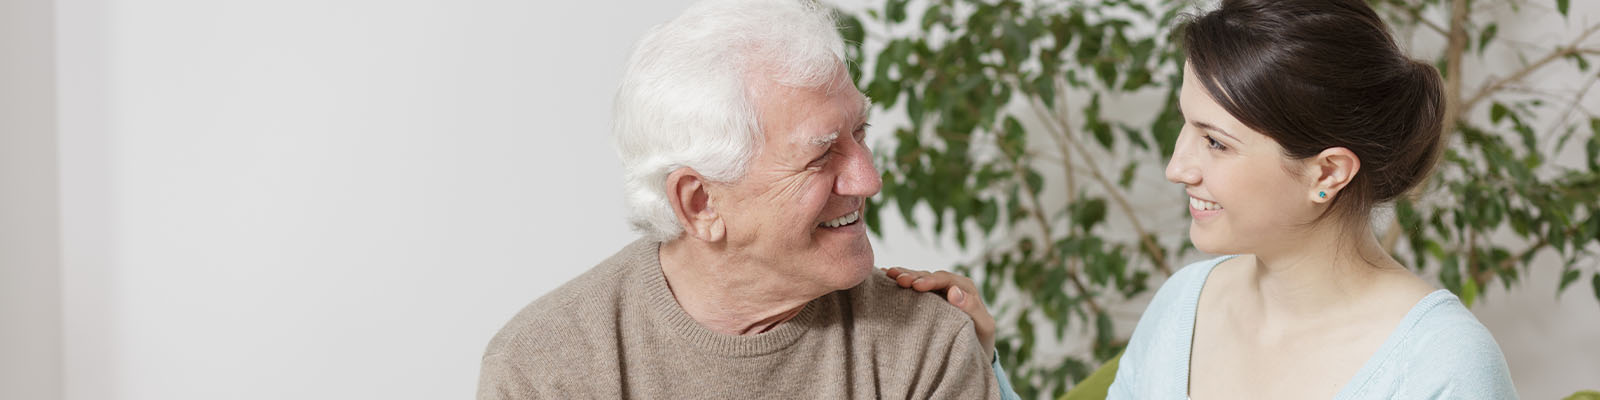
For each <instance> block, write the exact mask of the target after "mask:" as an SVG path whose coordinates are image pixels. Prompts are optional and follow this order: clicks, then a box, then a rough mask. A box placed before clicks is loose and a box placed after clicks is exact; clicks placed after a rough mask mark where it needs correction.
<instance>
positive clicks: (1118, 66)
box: [841, 0, 1600, 398]
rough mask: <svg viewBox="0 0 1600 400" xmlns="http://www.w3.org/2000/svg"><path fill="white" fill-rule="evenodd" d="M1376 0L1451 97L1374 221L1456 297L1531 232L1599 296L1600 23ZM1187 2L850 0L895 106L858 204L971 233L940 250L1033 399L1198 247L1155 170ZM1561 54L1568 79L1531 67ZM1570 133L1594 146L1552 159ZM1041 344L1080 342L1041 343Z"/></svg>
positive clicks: (1084, 362) (914, 222)
mask: <svg viewBox="0 0 1600 400" xmlns="http://www.w3.org/2000/svg"><path fill="white" fill-rule="evenodd" d="M1372 4H1373V5H1374V6H1375V7H1376V8H1378V9H1379V10H1380V12H1382V13H1384V14H1385V17H1386V20H1387V21H1389V22H1390V23H1391V24H1392V25H1393V26H1394V27H1395V29H1396V30H1397V36H1399V37H1402V38H1406V39H1413V38H1415V39H1416V40H1419V41H1426V40H1429V39H1428V38H1429V36H1430V35H1432V39H1433V40H1435V41H1440V39H1442V41H1443V42H1445V43H1446V44H1445V46H1444V48H1443V49H1441V50H1439V51H1437V52H1429V53H1426V54H1423V53H1415V54H1413V56H1415V57H1418V58H1422V59H1431V60H1436V62H1437V65H1438V67H1439V68H1440V70H1441V71H1442V72H1443V73H1444V74H1445V77H1446V86H1447V89H1446V91H1447V98H1448V102H1449V109H1448V110H1447V123H1448V126H1447V128H1446V132H1447V133H1446V141H1447V150H1446V154H1445V156H1444V159H1443V161H1442V162H1441V164H1440V166H1439V168H1438V169H1437V170H1436V172H1435V175H1434V176H1432V177H1431V178H1430V179H1429V181H1428V182H1427V183H1426V184H1424V185H1423V186H1422V188H1421V189H1420V192H1421V193H1420V194H1421V195H1420V196H1417V197H1416V198H1415V199H1411V200H1404V201H1400V202H1398V203H1397V204H1396V205H1395V207H1394V212H1393V213H1392V217H1389V218H1390V220H1389V221H1388V222H1380V223H1376V224H1375V226H1376V227H1377V229H1381V231H1380V232H1378V234H1379V235H1381V236H1380V237H1381V238H1382V239H1383V241H1384V244H1385V245H1386V246H1388V247H1389V248H1390V249H1391V250H1395V251H1394V253H1395V254H1396V255H1397V257H1400V258H1401V259H1402V260H1407V261H1409V263H1410V265H1411V266H1412V267H1413V268H1416V269H1418V270H1419V272H1424V273H1429V274H1431V275H1436V276H1437V277H1438V279H1439V282H1440V284H1441V285H1443V286H1444V287H1446V288H1449V289H1450V290H1452V291H1453V292H1455V293H1457V294H1458V295H1460V296H1461V297H1462V299H1463V300H1465V301H1466V302H1467V303H1468V304H1469V305H1470V304H1471V303H1472V302H1474V301H1476V300H1477V299H1479V298H1481V297H1482V296H1483V293H1484V288H1486V287H1488V285H1491V284H1494V283H1495V282H1499V283H1500V284H1502V285H1504V286H1505V287H1506V288H1508V289H1513V286H1512V284H1514V283H1516V282H1517V281H1518V280H1519V279H1520V277H1521V276H1522V275H1524V274H1526V273H1527V271H1528V268H1530V260H1531V259H1532V258H1533V257H1534V256H1535V255H1537V254H1541V253H1553V254H1556V255H1558V256H1559V258H1560V260H1561V261H1560V263H1559V264H1560V265H1559V267H1560V268H1561V274H1562V278H1561V283H1560V285H1559V286H1558V287H1555V288H1548V289H1550V290H1553V291H1554V292H1555V293H1560V292H1561V291H1563V290H1565V289H1566V288H1568V287H1569V286H1570V285H1571V284H1572V283H1574V282H1577V281H1579V280H1580V279H1583V278H1584V277H1588V280H1589V281H1590V282H1591V283H1592V285H1593V287H1594V290H1595V296H1596V298H1600V274H1596V272H1595V269H1596V268H1595V265H1596V262H1595V260H1596V258H1595V255H1596V254H1597V251H1600V250H1597V249H1596V248H1597V247H1600V246H1597V244H1600V239H1597V235H1600V213H1597V212H1596V211H1597V194H1600V166H1597V165H1596V164H1597V162H1596V159H1597V154H1600V139H1597V136H1596V135H1595V132H1596V131H1600V116H1597V115H1595V114H1593V112H1592V111H1591V110H1587V109H1585V108H1583V107H1582V105H1581V104H1580V101H1581V99H1582V98H1583V96H1584V94H1585V93H1587V91H1588V90H1589V89H1590V88H1592V87H1593V86H1595V83H1596V80H1597V79H1600V74H1596V71H1594V70H1592V69H1591V68H1590V64H1589V57H1590V56H1593V55H1595V54H1597V53H1600V43H1591V41H1590V40H1589V39H1590V34H1591V33H1593V32H1594V31H1596V30H1600V24H1597V25H1594V26H1589V27H1587V28H1586V29H1583V30H1582V31H1581V33H1579V34H1577V35H1575V36H1573V37H1570V38H1568V39H1569V40H1568V41H1566V42H1563V43H1560V44H1558V45H1556V46H1554V47H1551V46H1537V45H1531V44H1527V43H1524V42H1522V41H1521V40H1520V39H1517V38H1515V37H1514V36H1515V35H1513V34H1512V33H1513V32H1509V31H1510V29H1508V31H1507V32H1502V31H1500V22H1499V21H1498V20H1496V19H1495V18H1513V17H1517V16H1528V15H1538V14H1540V13H1546V14H1548V13H1559V14H1560V15H1561V16H1562V17H1563V18H1564V17H1565V14H1566V12H1567V7H1568V6H1569V4H1568V3H1567V2H1566V1H1556V2H1555V4H1554V5H1553V6H1554V7H1551V5H1549V4H1548V3H1545V2H1540V3H1539V4H1533V3H1532V2H1530V1H1528V0H1513V1H1508V2H1476V3H1474V2H1470V1H1466V0H1417V1H1410V0H1379V1H1373V2H1372ZM1192 7H1193V4H1190V3H1189V2H1183V1H1180V2H1153V1H1134V0H1066V1H1019V0H989V1H982V0H928V1H924V2H916V3H913V2H910V1H907V0H886V1H885V2H884V3H883V4H882V7H876V8H872V9H869V10H866V11H864V12H863V13H861V14H860V15H849V14H845V15H841V25H842V27H841V32H842V33H843V34H844V36H845V38H846V40H847V41H848V42H851V43H852V46H851V47H850V48H849V49H847V51H849V52H850V53H851V54H850V56H851V59H854V60H863V61H862V62H861V63H860V64H859V65H853V66H852V67H853V68H855V71H853V72H854V76H856V77H858V85H859V86H860V87H861V88H862V90H863V91H864V92H865V93H866V94H867V95H868V96H870V97H871V98H872V99H873V100H874V101H875V102H876V103H875V104H876V107H878V108H880V109H881V110H880V111H881V112H889V113H898V114H902V115H904V116H905V117H906V121H907V122H906V123H905V124H901V125H900V126H892V127H888V128H889V129H892V130H893V132H894V142H893V143H890V144H887V145H880V146H879V147H878V149H877V150H878V152H879V154H878V166H879V168H880V169H881V170H882V173H883V182H884V188H883V193H882V194H881V195H880V196H879V197H878V198H875V199H872V200H871V201H872V203H873V204H872V205H871V206H870V207H869V210H871V211H869V213H868V214H867V216H866V218H867V222H868V224H869V226H871V227H873V229H875V231H874V232H877V231H876V229H877V227H878V226H879V224H878V222H879V221H880V218H881V215H879V214H878V210H882V209H883V208H882V207H878V206H880V205H890V204H892V205H894V206H895V209H897V210H898V211H899V216H900V218H901V219H902V220H904V221H905V223H906V224H908V225H909V226H912V227H916V228H920V229H925V230H927V231H931V233H933V234H934V235H936V236H940V235H949V236H948V237H953V239H954V240H955V241H956V243H957V244H958V246H961V247H962V248H964V249H969V250H974V253H979V254H981V255H980V256H978V257H977V258H975V259H972V260H961V261H960V262H958V263H956V264H955V265H953V266H952V267H953V268H954V269H955V270H957V271H958V272H963V273H966V274H968V275H971V276H973V277H974V279H975V280H976V281H978V283H979V284H980V285H981V286H982V289H983V294H984V297H985V298H984V300H985V301H986V302H988V304H990V305H991V309H992V310H994V311H995V314H996V317H997V321H999V323H1000V324H1001V326H1000V329H999V331H1000V338H999V339H998V340H997V348H998V352H999V354H1000V359H1001V363H1002V364H1004V366H1005V367H1006V368H1007V369H1008V371H1009V372H1011V377H1012V384H1013V386H1014V387H1015V388H1016V389H1017V391H1018V392H1019V393H1020V394H1022V395H1023V397H1025V398H1038V397H1044V396H1049V397H1058V396H1060V395H1061V394H1062V393H1064V392H1065V390H1066V389H1067V388H1069V387H1070V386H1071V384H1072V383H1073V382H1077V381H1078V380H1081V379H1082V378H1084V377H1085V376H1087V375H1088V374H1089V373H1090V372H1092V370H1093V369H1094V365H1098V364H1099V363H1101V362H1103V361H1104V360H1106V359H1108V358H1110V357H1113V356H1115V355H1116V354H1117V353H1119V352H1120V351H1121V349H1122V348H1123V347H1124V345H1125V343H1126V340H1127V338H1126V337H1125V336H1122V335H1119V333H1118V332H1119V330H1118V329H1117V327H1116V321H1117V318H1114V317H1115V315H1114V311H1115V310H1114V309H1115V306H1116V305H1118V304H1122V303H1127V302H1128V300H1129V299H1130V298H1133V297H1135V296H1138V295H1140V294H1141V293H1145V292H1147V291H1148V290H1150V289H1151V288H1152V287H1154V286H1155V285H1158V284H1159V282H1160V281H1161V280H1164V278H1165V276H1168V275H1171V273H1172V271H1173V270H1174V269H1175V268H1177V267H1179V266H1181V265H1177V264H1176V263H1177V262H1178V261H1179V260H1180V259H1181V258H1182V257H1184V256H1185V253H1186V252H1187V251H1188V250H1191V248H1190V247H1189V245H1188V239H1187V238H1186V237H1184V235H1185V234H1186V229H1183V228H1186V226H1183V225H1181V224H1175V223H1173V221H1182V218H1185V214H1184V213H1183V211H1184V210H1183V209H1182V207H1181V204H1182V200H1183V197H1182V195H1181V193H1179V192H1178V191H1176V190H1175V189H1174V188H1173V187H1172V186H1171V185H1170V184H1168V183H1167V182H1166V181H1165V179H1164V178H1162V176H1161V175H1160V174H1159V171H1160V170H1161V168H1162V167H1163V166H1164V165H1165V162H1166V159H1167V158H1168V157H1169V156H1170V155H1171V153H1172V146H1173V142H1174V141H1175V138H1176V136H1177V134H1178V131H1179V129H1180V127H1181V124H1182V119H1181V117H1180V115H1179V114H1178V112H1177V105H1176V103H1177V89H1178V88H1179V86H1180V85H1181V68H1180V67H1181V65H1182V62H1183V60H1182V56H1181V54H1179V53H1178V52H1177V49H1176V48H1175V46H1174V42H1173V40H1172V38H1171V37H1169V35H1170V33H1171V29H1170V28H1171V27H1172V26H1173V25H1174V24H1175V22H1177V21H1178V20H1179V19H1178V16H1179V15H1180V13H1181V12H1183V11H1189V10H1192ZM1500 7H1509V8H1510V10H1509V11H1511V12H1510V13H1509V14H1508V13H1506V12H1505V11H1507V10H1502V9H1499V8H1500ZM1439 15H1444V16H1446V17H1447V18H1446V19H1445V20H1442V21H1434V20H1432V19H1430V17H1437V16H1439ZM1504 15H1510V16H1511V17H1504ZM1568 21H1570V20H1568ZM1569 23H1570V22H1569ZM1508 26H1509V25H1508ZM867 48H874V49H876V50H875V51H874V52H873V53H871V54H866V52H865V51H864V50H865V49H867ZM1488 53H1493V54H1501V57H1503V55H1504V54H1513V55H1515V56H1517V57H1519V59H1520V60H1524V61H1522V62H1520V63H1519V64H1518V65H1519V66H1520V67H1519V68H1518V69H1517V70H1515V71H1514V72H1513V73H1511V74H1508V75H1505V76H1491V77H1489V78H1487V79H1484V80H1482V81H1481V82H1480V81H1474V82H1470V83H1469V82H1464V80H1463V78H1462V76H1461V74H1456V73H1454V71H1470V70H1473V69H1478V68H1484V65H1486V64H1487V63H1489V62H1490V61H1497V60H1491V59H1489V58H1488V57H1486V55H1485V54H1488ZM1557 65H1566V66H1569V67H1571V68H1574V69H1575V70H1576V72H1574V73H1573V74H1575V75H1578V76H1580V78H1581V82H1580V84H1570V83H1565V84H1563V85H1562V86H1561V87H1557V88H1540V87H1534V86H1533V85H1531V84H1528V83H1526V82H1525V81H1526V79H1527V78H1528V77H1529V76H1532V75H1534V74H1536V73H1543V71H1548V70H1550V69H1552V68H1554V67H1555V66H1557ZM880 129H881V127H880ZM1564 151H1566V152H1574V151H1582V152H1583V153H1582V154H1581V156H1582V157H1584V158H1583V160H1587V161H1586V162H1580V163H1576V164H1580V165H1564V164H1562V163H1558V162H1553V161H1552V160H1553V159H1556V158H1558V157H1559V156H1561V155H1562V154H1563V153H1562V152H1564ZM1569 155H1570V154H1569ZM1567 164H1573V163H1567ZM1145 199H1154V200H1157V202H1153V203H1149V202H1147V203H1141V202H1140V201H1141V200H1145ZM1161 200H1167V201H1168V202H1166V203H1162V202H1160V201H1161ZM919 207H920V209H924V210H927V211H931V219H925V218H918V216H917V212H916V210H918V209H919ZM1152 207H1157V208H1152ZM1168 225H1177V226H1168ZM880 234H881V233H880ZM1491 238H1494V239H1493V240H1491ZM1541 290H1542V289H1541ZM1126 328H1127V327H1125V328H1124V329H1122V330H1120V332H1126V331H1128V330H1129V329H1126ZM1069 332H1070V333H1072V334H1071V335H1069V334H1068V333H1069ZM1047 344H1056V345H1059V346H1058V347H1068V348H1071V347H1080V348H1085V349H1086V350H1084V351H1081V352H1075V353H1073V354H1067V355H1065V356H1056V355H1042V354H1041V353H1039V351H1040V350H1039V349H1040V348H1041V347H1042V346H1046V345H1047Z"/></svg>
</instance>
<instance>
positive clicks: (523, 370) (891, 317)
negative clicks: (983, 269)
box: [478, 240, 999, 399]
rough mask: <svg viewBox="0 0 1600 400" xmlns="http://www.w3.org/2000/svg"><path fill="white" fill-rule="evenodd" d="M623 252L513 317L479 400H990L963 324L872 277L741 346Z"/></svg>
mask: <svg viewBox="0 0 1600 400" xmlns="http://www.w3.org/2000/svg"><path fill="white" fill-rule="evenodd" d="M659 247H660V244H659V243H656V242H650V241H645V240H641V241H637V242H634V243H633V244H630V245H628V246H627V247H625V248H623V249H622V251H620V252H617V254H616V255H613V256H612V257H611V258H610V259H607V260H606V261H604V262H601V263H600V265H598V266H596V267H594V268H593V269H591V270H589V271H588V272H586V273H584V274H583V275H581V276H579V277H578V278H576V279H573V280H572V281H570V282H567V283H566V284H565V285H562V286H561V287H560V288H557V289H556V290H554V291H552V292H550V293H549V294H546V295H545V296H544V297H541V298H539V299H538V300H535V301H534V302H533V304H530V305H528V307H526V308H524V309H523V310H522V312H519V313H517V315H516V317H513V318H512V319H511V322H509V323H507V324H506V326H505V327H504V328H502V329H501V330H500V333H499V334H497V335H495V337H494V340H493V341H491V342H489V349H488V351H487V353H485V354H484V356H483V370H482V371H481V375H480V377H479V382H478V398H479V399H623V398H627V399H998V398H999V394H998V393H997V382H996V381H995V376H994V373H993V371H992V370H991V369H990V366H989V362H988V360H986V359H984V357H983V353H984V352H983V350H982V349H981V347H980V345H979V343H978V338H977V336H976V334H975V333H974V331H973V328H972V320H971V319H969V318H968V317H967V316H966V315H965V314H963V313H962V312H961V311H960V310H958V309H956V308H955V307H953V306H951V305H949V304H948V303H945V302H944V300H942V299H941V298H940V297H938V296H937V295H932V294H926V293H917V292H913V291H910V290H905V289H900V288H899V287H897V286H895V285H894V283H893V282H892V281H890V280H889V278H888V277H885V276H883V274H882V273H874V274H873V275H872V276H871V277H869V278H867V280H866V281H865V282H862V283H861V284H860V285H857V286H856V287H855V288H852V289H850V290H844V291H838V292H833V293H830V294H828V295H825V296H822V297H820V298H817V299H816V300H812V301H811V302H810V303H807V304H806V306H805V308H804V309H803V310H801V311H800V314H799V315H798V316H795V317H794V319H791V320H789V321H788V322H784V323H782V324H780V325H778V326H777V327H775V328H773V329H772V330H770V331H767V332H765V333H761V334H758V335H751V336H731V335H725V334H720V333H716V332H712V331H711V330H708V329H706V328H705V327H703V326H701V325H700V324H699V323H697V322H695V321H694V319H692V318H691V317H689V315H688V314H686V313H684V311H683V309H682V308H681V307H679V306H678V303H677V301H676V300H675V299H674V298H673V297H672V292H671V291H670V290H669V289H668V288H667V283H666V280H665V278H664V277H663V276H662V274H661V260H660V258H659V256H658V249H659Z"/></svg>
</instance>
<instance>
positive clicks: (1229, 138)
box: [1166, 64, 1319, 254]
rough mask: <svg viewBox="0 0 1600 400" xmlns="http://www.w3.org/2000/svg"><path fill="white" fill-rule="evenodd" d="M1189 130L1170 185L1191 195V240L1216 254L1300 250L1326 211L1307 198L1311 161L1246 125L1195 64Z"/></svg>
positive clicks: (1184, 98) (1187, 83)
mask: <svg viewBox="0 0 1600 400" xmlns="http://www.w3.org/2000/svg"><path fill="white" fill-rule="evenodd" d="M1178 102H1179V108H1180V109H1181V110H1182V113H1183V118H1184V125H1183V130H1182V131H1181V132H1179V134H1178V143H1177V145H1176V147H1175V150H1173V152H1172V160H1171V161H1169V162H1168V163H1167V171H1166V174H1167V180H1169V181H1172V182H1173V183H1180V184H1183V185H1184V191H1185V192H1188V194H1189V214H1190V216H1192V217H1193V219H1192V220H1191V222H1190V224H1189V239H1190V240H1191V241H1193V242H1194V246H1195V248H1196V249H1199V250H1200V251H1203V252H1206V253H1210V254H1246V253H1259V252H1261V251H1263V250H1270V249H1272V248H1274V247H1278V246H1281V245H1294V244H1297V243H1293V242H1297V241H1296V240H1293V239H1294V238H1295V237H1297V236H1299V235H1300V234H1301V232H1304V228H1303V227H1304V226H1306V223H1307V222H1309V221H1312V220H1314V219H1315V218H1316V216H1317V215H1318V213H1319V209H1318V208H1317V207H1316V204H1315V203H1314V202H1313V201H1311V199H1309V198H1308V197H1307V193H1308V191H1310V190H1311V189H1312V185H1313V183H1314V181H1315V176H1313V175H1310V174H1307V171H1308V169H1309V168H1311V167H1310V166H1309V165H1308V164H1307V163H1305V162H1302V161H1296V160H1290V159H1288V158H1286V157H1285V155H1284V152H1283V147H1281V146H1279V145H1278V143H1277V142H1275V141H1273V140H1272V139H1271V138H1269V137H1267V136H1266V135H1263V134H1261V133H1260V132H1256V131H1255V130H1253V129H1250V128H1248V127H1246V126H1245V125H1244V124H1243V123H1241V122H1239V120H1237V119H1235V118H1234V117H1233V116H1232V115H1230V114H1228V112H1227V111H1226V110H1224V109H1223V108H1222V106H1221V105H1220V104H1217V102H1216V101H1215V100H1213V99H1212V98H1211V96H1210V95H1209V94H1207V92H1206V89H1205V87H1204V86H1203V85H1202V84H1201V83H1200V81H1198V80H1197V78H1195V75H1194V70H1192V69H1190V68H1189V66H1188V65H1187V64H1185V65H1184V70H1183V88H1182V89H1181V94H1180V95H1179V99H1178Z"/></svg>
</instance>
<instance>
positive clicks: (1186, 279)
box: [1150, 255, 1236, 305]
mask: <svg viewBox="0 0 1600 400" xmlns="http://www.w3.org/2000/svg"><path fill="white" fill-rule="evenodd" d="M1235 257H1236V256H1232V255H1227V256H1218V257H1215V258H1211V259H1208V260H1202V261H1195V262H1193V263H1189V265H1185V266H1183V268H1179V269H1178V270H1177V271H1176V272H1173V273H1172V276H1171V277H1168V278H1167V281H1166V282H1162V283H1161V288H1160V289H1157V290H1156V298H1155V299H1152V300H1151V301H1150V304H1151V305H1155V304H1156V302H1158V301H1182V300H1183V297H1184V294H1198V293H1199V291H1200V288H1201V287H1203V286H1205V283H1206V278H1207V277H1208V276H1210V275H1211V271H1212V270H1215V269H1216V268H1217V266H1218V265H1222V263H1223V262H1225V261H1228V260H1232V259H1234V258H1235ZM1191 300H1192V299H1191Z"/></svg>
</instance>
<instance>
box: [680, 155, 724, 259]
mask: <svg viewBox="0 0 1600 400" xmlns="http://www.w3.org/2000/svg"><path fill="white" fill-rule="evenodd" d="M708 183H710V181H707V180H706V178H705V177H704V176H701V175H700V173H699V172H695V170H694V169H693V168H688V167H683V168H678V169H677V170H674V171H672V173H670V174H667V201H669V202H671V203H672V212H673V214H675V215H677V217H678V226H682V227H683V234H684V236H688V237H692V238H695V239H698V240H701V241H705V242H719V241H722V238H723V236H724V235H726V234H727V229H726V228H725V226H724V225H723V222H722V216H721V215H718V214H717V210H716V209H715V208H713V207H712V201H711V194H710V193H708V192H707V191H706V189H707V187H706V186H707V184H708Z"/></svg>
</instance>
